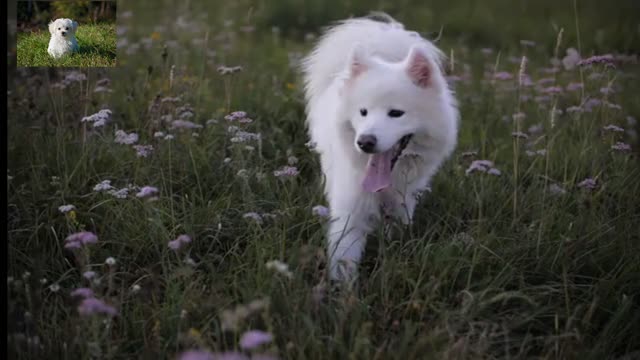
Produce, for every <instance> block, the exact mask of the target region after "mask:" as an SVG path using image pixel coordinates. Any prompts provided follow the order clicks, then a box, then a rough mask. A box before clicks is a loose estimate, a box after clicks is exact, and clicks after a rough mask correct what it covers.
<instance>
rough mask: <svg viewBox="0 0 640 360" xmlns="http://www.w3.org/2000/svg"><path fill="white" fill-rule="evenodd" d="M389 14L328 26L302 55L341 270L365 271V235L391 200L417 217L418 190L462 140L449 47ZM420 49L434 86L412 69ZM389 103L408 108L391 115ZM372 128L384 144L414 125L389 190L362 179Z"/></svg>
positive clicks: (334, 262)
mask: <svg viewBox="0 0 640 360" xmlns="http://www.w3.org/2000/svg"><path fill="white" fill-rule="evenodd" d="M383 17H384V18H385V19H386V20H387V22H378V21H374V20H371V19H367V18H359V19H350V20H346V21H343V22H340V23H339V24H337V25H336V26H333V27H331V28H329V29H328V30H327V32H326V33H325V35H324V36H323V37H322V38H321V39H320V41H319V43H318V44H317V46H316V47H315V48H314V50H313V52H312V53H311V54H310V55H309V56H308V57H307V58H306V59H305V61H304V63H303V70H304V75H305V92H306V94H305V95H306V100H307V109H306V110H307V126H308V130H309V135H310V137H311V140H312V141H313V142H314V143H315V144H316V151H317V152H318V153H319V154H320V161H321V166H322V171H323V173H324V175H325V188H324V192H325V195H326V197H327V200H328V202H329V207H330V210H331V217H332V223H331V224H330V226H329V231H328V235H327V237H328V257H329V275H330V278H331V279H333V280H341V281H346V280H352V279H354V277H355V275H357V264H358V263H359V261H360V258H361V256H362V252H363V250H364V246H365V242H366V236H367V234H368V233H369V232H371V230H372V229H373V226H374V225H375V221H376V220H379V219H380V213H381V211H380V209H381V207H382V206H383V204H384V207H385V208H387V209H390V211H391V214H392V215H395V216H396V217H398V218H399V219H400V220H402V221H403V222H404V223H405V224H408V223H409V222H411V221H412V217H413V212H414V209H415V206H416V202H417V197H418V195H419V194H420V193H421V192H422V191H424V190H425V189H426V188H427V187H428V185H429V181H430V179H431V177H432V176H433V175H434V174H435V173H436V171H437V170H438V168H439V167H440V165H441V163H442V162H443V161H444V160H445V159H446V158H447V157H448V156H449V155H450V154H451V152H452V151H453V149H454V148H455V145H456V139H457V133H458V117H459V115H458V110H457V102H456V100H455V98H454V96H453V93H452V91H450V89H449V87H448V85H447V83H446V81H445V78H444V74H443V70H442V66H441V64H442V61H443V58H444V56H443V54H442V52H441V51H440V50H438V49H437V48H436V47H435V46H434V45H433V44H432V43H431V42H429V41H427V40H425V39H423V38H422V37H420V35H418V34H417V33H415V32H409V31H406V30H404V26H403V25H402V24H400V23H398V22H396V21H395V20H393V19H392V18H391V17H389V16H387V15H383ZM413 56H417V58H418V59H422V61H423V63H426V64H427V66H428V69H429V70H430V72H429V77H428V85H426V86H418V85H416V84H418V83H417V82H416V81H414V80H415V79H414V78H412V77H411V76H410V75H409V72H408V67H409V66H410V65H411V64H413V62H412V57H413ZM425 59H426V60H425ZM362 108H366V109H367V110H368V115H367V116H366V117H363V116H361V114H360V109H362ZM390 109H401V110H403V111H405V114H404V115H403V116H402V117H400V118H390V117H389V116H388V111H389V110H390ZM364 133H366V134H374V135H375V136H376V137H377V138H378V144H379V145H378V146H379V149H378V151H385V150H387V149H389V148H391V147H392V146H394V144H396V143H397V142H398V140H399V139H400V138H401V137H402V136H403V135H406V134H408V133H413V134H414V135H413V137H412V139H411V141H410V142H409V145H408V146H407V148H406V149H405V151H404V152H403V155H402V156H401V157H400V159H399V160H398V162H397V163H396V165H395V167H394V169H393V171H392V179H393V184H392V188H390V189H387V190H385V191H383V192H378V193H369V192H365V191H364V190H363V187H362V181H363V178H364V174H365V168H366V164H367V161H368V159H369V156H370V155H369V154H365V153H363V152H362V151H360V150H359V149H358V147H357V146H356V145H355V141H356V138H357V137H358V136H359V135H361V134H364Z"/></svg>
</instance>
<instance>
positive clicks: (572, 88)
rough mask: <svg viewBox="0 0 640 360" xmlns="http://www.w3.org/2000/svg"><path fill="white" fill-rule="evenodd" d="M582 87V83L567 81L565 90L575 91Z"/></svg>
mask: <svg viewBox="0 0 640 360" xmlns="http://www.w3.org/2000/svg"><path fill="white" fill-rule="evenodd" d="M583 87H584V85H582V83H579V82H572V83H569V85H567V87H566V89H567V91H577V90H580V89H582V88H583Z"/></svg>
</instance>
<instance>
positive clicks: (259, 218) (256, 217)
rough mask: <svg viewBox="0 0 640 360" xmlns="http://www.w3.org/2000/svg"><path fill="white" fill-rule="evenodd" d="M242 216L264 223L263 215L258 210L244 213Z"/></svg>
mask: <svg viewBox="0 0 640 360" xmlns="http://www.w3.org/2000/svg"><path fill="white" fill-rule="evenodd" d="M242 217H243V218H245V219H253V220H254V221H255V222H257V223H258V224H262V216H260V214H258V213H257V212H248V213H246V214H244V215H242Z"/></svg>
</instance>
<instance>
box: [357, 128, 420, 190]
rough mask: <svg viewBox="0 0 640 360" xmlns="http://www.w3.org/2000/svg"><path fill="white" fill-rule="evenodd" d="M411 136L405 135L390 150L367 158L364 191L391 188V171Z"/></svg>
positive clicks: (363, 183)
mask: <svg viewBox="0 0 640 360" xmlns="http://www.w3.org/2000/svg"><path fill="white" fill-rule="evenodd" d="M411 136H413V134H409V135H405V136H403V137H402V138H400V140H399V141H398V142H397V143H396V144H395V145H394V146H393V147H392V148H391V149H389V150H387V151H385V152H381V153H376V154H372V155H370V156H369V162H367V169H366V174H365V177H364V180H363V181H362V187H363V188H364V190H365V191H367V192H379V191H382V190H384V189H386V188H388V187H390V186H391V171H392V170H393V167H394V166H395V165H396V162H397V161H398V158H399V157H400V155H401V154H402V151H403V150H404V149H405V148H406V147H407V145H408V144H409V140H411Z"/></svg>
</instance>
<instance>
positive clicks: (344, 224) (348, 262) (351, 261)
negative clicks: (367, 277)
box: [328, 211, 370, 282]
mask: <svg viewBox="0 0 640 360" xmlns="http://www.w3.org/2000/svg"><path fill="white" fill-rule="evenodd" d="M332 218H333V219H334V220H333V222H332V223H331V225H330V226H329V234H328V241H329V244H328V245H329V247H328V252H329V253H328V258H329V277H330V278H331V280H337V281H341V282H349V281H352V280H354V279H355V277H356V276H357V274H358V264H359V263H360V259H361V257H362V253H363V251H364V247H365V245H366V239H367V233H368V232H369V230H370V229H369V226H368V225H367V219H366V217H363V216H362V213H359V212H339V211H336V212H332Z"/></svg>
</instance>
